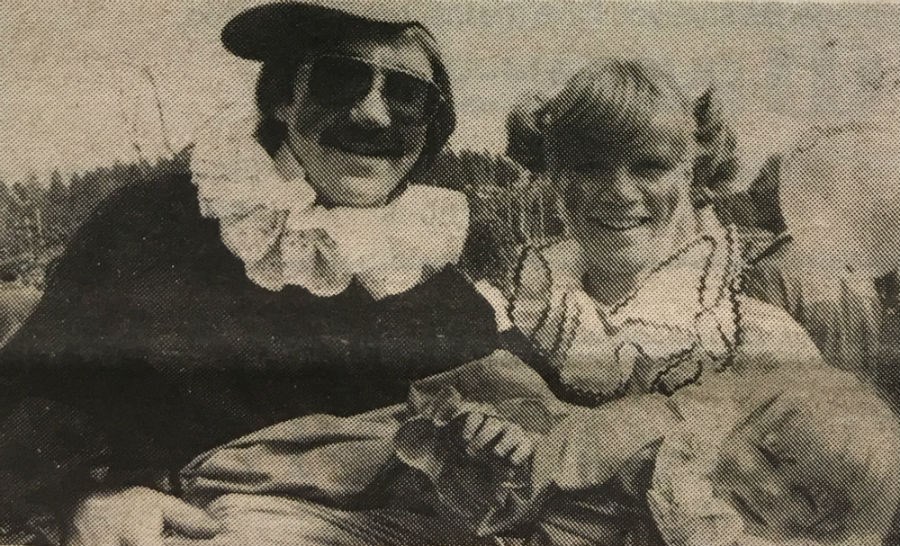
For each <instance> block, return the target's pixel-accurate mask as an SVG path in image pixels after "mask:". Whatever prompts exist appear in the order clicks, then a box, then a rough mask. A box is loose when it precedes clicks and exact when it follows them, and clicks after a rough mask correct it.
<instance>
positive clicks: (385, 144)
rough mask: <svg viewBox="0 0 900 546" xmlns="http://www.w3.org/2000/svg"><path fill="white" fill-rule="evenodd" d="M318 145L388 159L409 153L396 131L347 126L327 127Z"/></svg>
mask: <svg viewBox="0 0 900 546" xmlns="http://www.w3.org/2000/svg"><path fill="white" fill-rule="evenodd" d="M319 144H321V145H322V146H328V147H329V148H336V149H338V150H341V151H343V152H347V153H350V154H355V155H364V156H371V157H383V158H389V159H398V158H400V157H403V156H404V155H406V154H407V153H409V152H410V150H407V146H406V145H405V143H404V142H403V138H402V137H401V136H400V134H399V131H397V130H396V129H393V128H381V127H379V128H368V127H360V126H358V125H349V124H341V125H337V126H333V127H329V128H328V129H326V130H325V131H323V132H322V135H321V136H320V137H319Z"/></svg>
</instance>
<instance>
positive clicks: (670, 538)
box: [647, 399, 881, 546]
mask: <svg viewBox="0 0 900 546" xmlns="http://www.w3.org/2000/svg"><path fill="white" fill-rule="evenodd" d="M718 401H719V405H717V406H716V407H706V408H698V409H702V417H700V416H699V415H698V416H694V417H695V419H690V420H688V421H685V422H683V423H682V425H681V426H680V427H678V428H677V429H676V430H675V431H673V432H672V433H670V434H669V435H668V436H666V438H665V439H664V440H663V443H662V446H661V447H660V449H659V452H658V455H657V457H656V465H655V469H654V472H653V480H652V485H651V488H650V490H649V491H648V492H647V503H648V505H649V507H650V512H651V513H652V515H653V519H654V521H655V522H656V526H657V528H658V530H659V532H660V535H661V536H662V537H663V540H664V541H665V543H666V544H667V545H668V546H825V544H824V543H822V542H817V541H814V540H803V539H796V540H791V541H789V542H778V543H775V542H772V541H770V540H767V539H764V538H760V537H757V536H754V535H751V534H749V533H747V532H746V531H745V528H744V520H743V518H742V517H741V515H740V513H739V512H738V511H737V510H736V509H735V508H734V507H733V506H732V505H731V504H730V503H728V502H726V501H725V500H722V499H720V498H718V497H716V496H715V495H714V494H713V486H712V482H711V481H710V478H709V476H710V474H711V473H712V471H713V469H714V468H715V465H716V462H717V460H718V456H719V448H720V446H721V444H722V441H723V440H724V439H725V437H726V436H727V435H728V433H729V431H730V430H731V428H732V426H733V425H734V423H735V422H737V419H736V418H735V416H736V415H737V408H736V407H735V406H734V405H733V404H732V405H728V404H724V405H722V403H721V402H722V400H721V399H719V400H718ZM880 544H881V540H880V539H879V538H877V537H875V536H869V537H857V536H854V537H850V538H848V539H847V540H844V541H841V542H839V543H828V545H829V546H879V545H880Z"/></svg>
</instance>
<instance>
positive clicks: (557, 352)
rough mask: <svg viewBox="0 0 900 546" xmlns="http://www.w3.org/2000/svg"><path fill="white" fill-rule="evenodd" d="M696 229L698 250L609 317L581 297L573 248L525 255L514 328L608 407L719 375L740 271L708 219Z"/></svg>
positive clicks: (565, 245)
mask: <svg viewBox="0 0 900 546" xmlns="http://www.w3.org/2000/svg"><path fill="white" fill-rule="evenodd" d="M700 223H701V230H700V235H698V237H697V238H696V239H695V240H693V241H690V242H689V243H688V244H687V245H685V246H684V247H683V248H681V249H680V250H679V251H678V252H677V253H675V254H674V255H673V256H672V257H671V258H670V259H669V260H668V261H666V262H665V263H664V264H662V265H661V266H659V267H658V268H656V269H655V270H653V271H651V272H650V274H649V275H648V276H647V277H646V278H645V280H644V281H643V282H642V283H641V285H640V286H639V287H638V288H637V289H636V290H634V292H632V293H631V294H629V295H628V296H627V297H625V298H624V299H623V300H622V301H620V302H619V303H617V304H616V305H613V306H612V307H609V308H604V307H602V306H601V305H599V304H598V303H597V302H595V301H594V300H593V299H592V298H591V297H590V296H589V295H588V294H587V293H586V292H585V291H584V289H583V288H582V285H581V278H582V266H581V264H580V261H581V258H580V256H581V249H580V247H579V245H578V244H577V243H576V242H575V241H572V240H568V241H564V242H562V243H557V244H555V245H553V246H550V247H547V248H543V249H533V250H530V251H528V252H527V253H526V254H525V256H524V258H523V260H522V264H521V266H520V270H519V274H518V278H519V284H518V286H517V289H516V294H515V296H514V298H513V301H512V305H511V306H510V316H511V319H512V322H513V323H514V324H515V326H516V327H517V328H519V329H520V330H521V331H522V332H523V333H525V334H526V335H527V336H529V337H530V338H531V340H532V342H533V343H534V345H535V346H536V348H537V349H538V350H539V352H543V353H544V354H545V356H547V357H548V360H549V362H550V363H551V365H552V366H553V367H554V368H555V369H556V371H557V372H558V373H559V377H560V380H561V382H562V383H563V384H564V385H566V386H567V387H570V388H572V389H573V390H576V391H580V392H585V393H588V394H592V395H597V396H599V397H603V398H609V397H613V396H615V395H618V394H623V393H625V392H628V391H633V392H647V391H650V390H663V391H666V390H669V391H672V390H675V389H677V388H678V387H680V386H682V385H684V384H687V383H690V382H693V380H695V379H696V378H697V377H699V375H700V374H701V373H702V372H703V371H704V370H703V368H704V367H706V368H716V367H719V366H721V365H722V364H723V363H724V362H725V360H726V358H727V357H728V356H729V355H730V354H731V352H732V351H733V349H734V348H735V346H736V344H737V340H736V336H737V322H738V317H737V314H736V306H735V299H734V298H735V297H736V294H737V279H738V276H739V272H740V267H741V263H740V259H739V256H740V251H739V248H738V245H737V244H736V239H735V237H734V234H733V233H731V232H730V231H729V229H727V228H724V227H722V226H721V225H719V224H718V222H717V221H716V220H715V218H714V216H713V214H712V212H711V211H709V210H704V211H701V212H700ZM557 316H561V317H562V320H561V321H558V322H559V325H558V326H557V324H556V323H554V322H553V320H552V317H557ZM548 317H550V318H551V319H550V320H548Z"/></svg>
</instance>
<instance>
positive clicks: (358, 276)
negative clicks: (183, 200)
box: [191, 108, 469, 299]
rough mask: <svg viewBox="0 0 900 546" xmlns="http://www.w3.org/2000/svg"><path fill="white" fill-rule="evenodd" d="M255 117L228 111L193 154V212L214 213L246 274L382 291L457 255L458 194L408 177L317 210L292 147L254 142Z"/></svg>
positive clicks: (463, 229)
mask: <svg viewBox="0 0 900 546" xmlns="http://www.w3.org/2000/svg"><path fill="white" fill-rule="evenodd" d="M257 120H258V115H257V114H256V113H255V112H250V113H247V112H246V110H245V109H238V108H232V109H230V110H228V111H226V112H225V114H224V115H222V116H221V117H220V118H219V119H217V120H216V121H215V122H214V123H212V124H211V126H210V128H209V129H208V130H207V131H206V132H205V133H204V134H203V135H201V136H200V137H198V139H197V142H196V144H195V147H194V150H193V153H192V160H191V171H192V175H193V182H194V184H195V185H196V186H197V190H198V198H199V201H200V212H201V214H202V215H203V216H204V217H207V218H215V219H218V220H219V225H220V234H221V238H222V241H223V243H224V244H225V246H227V247H228V249H229V250H230V251H231V252H232V253H233V254H234V255H235V256H237V257H238V258H240V259H241V261H243V263H244V266H245V270H246V274H247V277H248V278H249V279H250V280H251V281H253V282H254V283H256V284H257V285H259V286H261V287H263V288H266V289H269V290H281V289H282V288H283V287H284V286H285V285H296V286H301V287H303V288H305V289H307V290H309V291H310V292H311V293H312V294H315V295H317V296H322V297H325V296H334V295H336V294H339V293H341V292H343V291H344V290H346V289H347V287H349V286H350V284H351V283H352V282H353V281H354V280H356V281H357V282H359V283H360V284H361V285H362V286H363V287H364V288H365V289H366V290H367V291H368V292H369V293H370V294H371V295H372V296H373V297H375V298H376V299H380V298H384V297H386V296H390V295H393V294H399V293H402V292H405V291H407V290H409V289H410V288H412V287H414V286H416V285H417V284H419V283H421V282H422V281H423V280H425V279H426V278H427V276H428V275H429V273H432V272H435V271H438V270H440V269H442V268H444V267H445V266H447V265H449V264H453V263H455V262H456V261H457V260H458V259H459V256H460V254H461V252H462V248H463V244H464V242H465V239H466V234H467V232H468V225H469V209H468V203H467V201H466V198H465V196H464V195H463V194H461V193H459V192H456V191H452V190H447V189H443V188H436V187H430V186H415V185H414V186H410V187H409V188H408V189H407V190H406V191H405V192H404V193H402V194H401V195H400V196H398V197H397V198H396V199H394V200H393V201H392V202H391V203H389V204H388V205H386V206H383V207H374V208H349V207H335V208H330V209H329V208H325V207H323V206H321V205H319V204H317V202H316V192H315V190H314V189H313V188H312V187H311V186H310V184H309V183H308V182H307V181H306V177H305V173H304V170H303V167H302V165H300V164H299V163H298V162H297V160H296V159H295V158H294V156H293V155H292V154H290V152H287V151H286V150H285V149H284V148H282V149H281V150H279V152H278V153H276V155H275V157H274V158H273V157H271V156H269V155H268V154H267V153H266V151H265V150H264V149H263V148H262V146H261V145H260V144H259V143H258V142H257V140H256V138H255V137H254V134H253V133H254V131H255V129H256V124H257Z"/></svg>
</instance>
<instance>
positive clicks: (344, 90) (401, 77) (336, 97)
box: [308, 55, 441, 125]
mask: <svg viewBox="0 0 900 546" xmlns="http://www.w3.org/2000/svg"><path fill="white" fill-rule="evenodd" d="M310 65H311V68H310V73H309V84H308V89H309V97H310V98H311V99H312V100H313V101H315V102H316V103H317V104H319V105H320V106H324V107H327V108H349V107H352V106H353V105H355V104H357V103H358V102H359V101H360V100H362V99H363V98H365V97H366V95H368V94H369V92H370V91H371V89H372V85H373V84H374V83H375V75H376V74H381V75H382V77H383V78H384V84H383V86H382V89H381V96H382V98H383V99H384V103H385V105H386V106H387V109H388V112H390V114H391V117H392V118H393V119H394V120H395V121H397V122H399V123H404V124H410V125H425V124H427V123H428V122H429V121H430V120H431V118H432V116H434V112H435V111H436V110H437V106H438V103H439V102H440V100H441V92H440V90H439V89H438V87H437V85H436V84H435V83H434V82H432V81H430V80H426V79H424V78H422V77H420V76H417V75H415V74H412V73H409V72H404V71H402V70H399V69H396V68H386V67H383V66H379V65H376V64H373V63H371V62H369V61H366V60H364V59H359V58H357V57H349V56H345V55H323V56H321V57H317V58H316V59H314V60H313V61H312V62H311V63H310Z"/></svg>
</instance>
